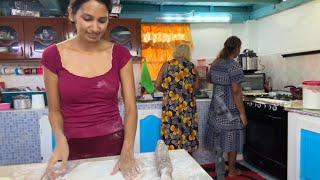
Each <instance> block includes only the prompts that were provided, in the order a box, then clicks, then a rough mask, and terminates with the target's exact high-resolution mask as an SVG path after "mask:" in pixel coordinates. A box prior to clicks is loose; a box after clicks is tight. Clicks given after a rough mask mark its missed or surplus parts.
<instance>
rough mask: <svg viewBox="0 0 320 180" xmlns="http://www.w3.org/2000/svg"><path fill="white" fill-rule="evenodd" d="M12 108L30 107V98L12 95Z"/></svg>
mask: <svg viewBox="0 0 320 180" xmlns="http://www.w3.org/2000/svg"><path fill="white" fill-rule="evenodd" d="M13 108H14V109H29V108H31V99H30V97H29V96H24V95H18V96H14V97H13Z"/></svg>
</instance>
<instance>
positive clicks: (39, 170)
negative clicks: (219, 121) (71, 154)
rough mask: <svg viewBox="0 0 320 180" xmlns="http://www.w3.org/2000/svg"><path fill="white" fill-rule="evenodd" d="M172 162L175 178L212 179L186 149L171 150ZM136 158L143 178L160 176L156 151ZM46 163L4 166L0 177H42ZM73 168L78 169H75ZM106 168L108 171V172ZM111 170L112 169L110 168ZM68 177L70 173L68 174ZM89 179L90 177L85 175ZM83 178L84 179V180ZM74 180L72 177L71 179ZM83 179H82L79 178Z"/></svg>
mask: <svg viewBox="0 0 320 180" xmlns="http://www.w3.org/2000/svg"><path fill="white" fill-rule="evenodd" d="M169 155H170V158H171V162H172V165H173V174H172V176H173V179H174V180H188V179H190V180H210V179H212V178H211V177H210V176H209V175H208V174H207V173H206V172H205V171H204V170H203V169H202V168H201V166H200V165H199V164H198V163H197V162H196V161H195V160H194V159H193V158H192V157H191V156H190V155H189V154H188V153H187V152H186V151H185V150H174V151H169ZM117 158H118V156H111V157H102V158H93V159H83V160H75V161H70V162H69V165H71V164H79V163H80V164H79V165H81V164H83V163H92V162H95V161H99V163H101V162H102V161H105V162H107V163H108V162H109V161H110V163H115V161H116V159H117ZM136 158H137V160H138V162H139V164H140V167H141V178H140V179H141V180H147V179H148V180H156V179H159V180H160V177H159V175H158V173H157V170H156V164H155V155H154V153H142V154H136ZM46 166H47V165H46V164H44V163H42V164H25V165H15V166H2V167H0V179H3V180H7V179H12V180H34V179H40V177H41V176H42V175H43V173H44V171H45V169H46ZM73 170H76V168H75V169H73ZM107 171H108V170H107V168H106V173H108V174H109V172H107ZM110 171H111V170H110ZM66 176H67V177H68V175H66ZM83 178H84V179H87V178H88V177H83ZM84 179H83V180H84ZM70 180H72V179H70ZM77 180H81V179H77Z"/></svg>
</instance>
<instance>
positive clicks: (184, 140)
mask: <svg viewBox="0 0 320 180" xmlns="http://www.w3.org/2000/svg"><path fill="white" fill-rule="evenodd" d="M190 54H191V53H190V47H189V46H188V45H185V44H183V45H180V46H178V47H177V48H176V49H175V51H174V53H173V58H174V59H172V60H170V61H168V62H167V63H165V64H163V66H162V67H161V70H160V72H159V74H158V77H157V80H156V87H157V89H158V90H160V91H162V92H163V93H164V96H163V100H162V128H161V135H162V139H163V140H164V142H165V143H166V145H167V146H168V149H169V150H173V149H185V150H187V151H188V152H189V153H192V152H193V151H195V150H196V149H197V148H198V146H199V139H198V115H197V108H196V99H195V91H196V90H197V89H198V86H199V85H198V79H197V72H196V69H195V66H194V64H193V63H192V62H191V61H190V59H191V55H190Z"/></svg>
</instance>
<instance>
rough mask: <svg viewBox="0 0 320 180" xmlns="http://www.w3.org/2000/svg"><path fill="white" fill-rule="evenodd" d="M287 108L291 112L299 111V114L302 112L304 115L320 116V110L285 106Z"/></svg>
mask: <svg viewBox="0 0 320 180" xmlns="http://www.w3.org/2000/svg"><path fill="white" fill-rule="evenodd" d="M285 110H287V111H289V112H295V113H299V114H302V115H308V116H316V117H320V110H311V109H293V108H285Z"/></svg>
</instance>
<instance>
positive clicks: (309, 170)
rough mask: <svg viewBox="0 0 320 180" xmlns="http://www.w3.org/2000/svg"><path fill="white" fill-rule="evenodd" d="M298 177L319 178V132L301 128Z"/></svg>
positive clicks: (312, 179)
mask: <svg viewBox="0 0 320 180" xmlns="http://www.w3.org/2000/svg"><path fill="white" fill-rule="evenodd" d="M300 149H301V151H300V153H301V154H300V179H301V180H318V179H320V173H319V162H320V155H319V151H320V134H319V133H316V132H312V131H308V130H305V129H301V143H300Z"/></svg>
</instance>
